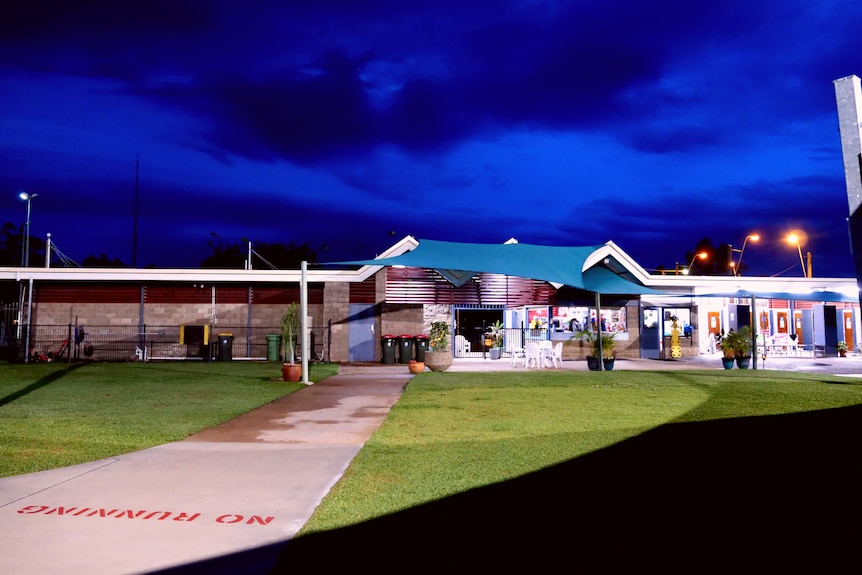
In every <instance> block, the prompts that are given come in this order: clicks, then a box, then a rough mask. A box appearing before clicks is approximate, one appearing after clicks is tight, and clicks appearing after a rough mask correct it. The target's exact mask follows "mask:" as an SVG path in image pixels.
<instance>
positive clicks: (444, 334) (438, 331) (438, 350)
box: [425, 321, 452, 371]
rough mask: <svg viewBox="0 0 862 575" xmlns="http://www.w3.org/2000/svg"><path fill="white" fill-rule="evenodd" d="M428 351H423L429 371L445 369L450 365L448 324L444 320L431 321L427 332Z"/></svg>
mask: <svg viewBox="0 0 862 575" xmlns="http://www.w3.org/2000/svg"><path fill="white" fill-rule="evenodd" d="M428 345H429V347H430V351H426V352H425V366H426V367H427V368H428V369H430V370H431V371H446V370H447V369H449V366H450V365H452V353H451V352H450V351H449V324H447V323H446V322H445V321H435V322H432V323H431V331H430V332H429V333H428Z"/></svg>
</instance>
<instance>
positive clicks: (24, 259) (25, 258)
mask: <svg viewBox="0 0 862 575" xmlns="http://www.w3.org/2000/svg"><path fill="white" fill-rule="evenodd" d="M38 195H39V194H31V193H30V192H28V191H26V190H21V191H20V192H19V193H18V197H19V198H21V199H22V200H24V201H25V202H27V220H26V221H25V222H24V238H23V239H24V241H23V242H22V245H23V250H22V252H21V267H24V268H26V267H29V266H30V202H32V201H33V198H35V197H37V196H38Z"/></svg>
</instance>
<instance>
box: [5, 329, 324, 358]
mask: <svg viewBox="0 0 862 575" xmlns="http://www.w3.org/2000/svg"><path fill="white" fill-rule="evenodd" d="M189 327H195V326H185V329H184V328H182V327H180V326H176V325H174V326H150V325H145V326H143V327H142V328H139V327H138V326H115V325H86V326H75V325H73V324H67V325H37V326H31V327H30V328H29V334H28V333H27V327H24V329H23V333H22V338H21V344H20V345H19V346H18V349H19V353H18V355H19V357H18V359H19V360H21V361H31V362H53V361H160V360H189V361H219V360H221V361H224V360H257V361H282V360H283V357H282V349H281V345H280V343H281V338H280V336H279V335H278V334H279V328H278V327H252V328H249V327H246V326H219V327H218V329H217V330H214V333H210V334H208V337H207V338H206V340H205V339H204V337H203V330H200V331H197V330H190V329H188V328H189ZM26 342H29V350H28V351H27V355H26V357H25V354H24V352H23V350H24V349H25V346H26V345H27V343H26ZM329 342H330V328H329V327H316V328H311V330H310V341H309V351H310V358H309V359H310V360H311V361H314V362H329V360H330V354H329V351H330V344H329ZM301 349H302V340H301V338H299V340H298V341H297V344H296V355H297V359H299V355H300V350H301Z"/></svg>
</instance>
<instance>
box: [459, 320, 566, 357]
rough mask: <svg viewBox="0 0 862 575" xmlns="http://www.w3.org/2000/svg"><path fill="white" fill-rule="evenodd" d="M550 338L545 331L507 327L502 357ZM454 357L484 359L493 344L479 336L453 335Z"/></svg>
mask: <svg viewBox="0 0 862 575" xmlns="http://www.w3.org/2000/svg"><path fill="white" fill-rule="evenodd" d="M549 337H550V335H549V333H548V330H547V329H529V328H518V327H511V328H509V327H507V328H505V329H503V349H502V352H501V353H502V356H503V357H511V356H512V354H513V353H514V352H515V351H516V350H520V349H523V348H524V344H525V343H526V342H527V341H532V340H535V341H539V340H543V339H548V338H549ZM452 346H453V350H454V352H455V357H474V358H475V357H484V356H485V355H487V354H488V353H490V351H491V348H492V346H493V342H492V341H491V340H490V338H489V337H485V336H484V335H480V334H472V335H470V334H461V333H457V332H456V334H455V337H454V338H453V342H452Z"/></svg>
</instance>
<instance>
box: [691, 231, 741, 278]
mask: <svg viewBox="0 0 862 575" xmlns="http://www.w3.org/2000/svg"><path fill="white" fill-rule="evenodd" d="M701 253H704V254H706V257H705V258H700V257H697V256H698V254H701ZM732 254H733V251H732V248H731V247H730V245H729V244H718V245H717V246H713V245H712V242H711V241H710V239H709V238H701V240H700V241H699V242H697V246H695V248H694V251H690V252H686V254H685V258H686V265H688V264H691V265H690V266H689V270H688V274H689V275H696V276H726V275H733V267H731V265H730V262H731V261H733V260H732V259H731V256H732Z"/></svg>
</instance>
